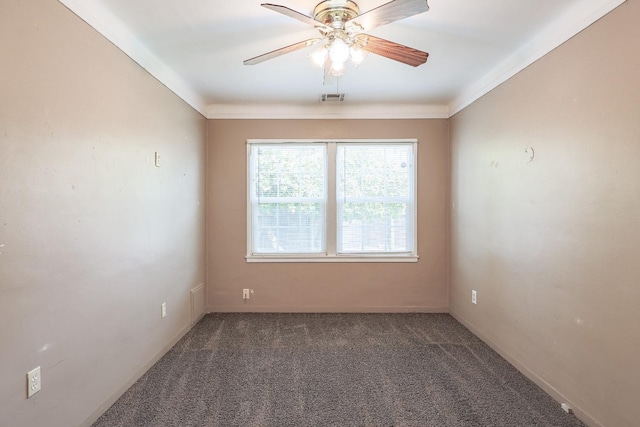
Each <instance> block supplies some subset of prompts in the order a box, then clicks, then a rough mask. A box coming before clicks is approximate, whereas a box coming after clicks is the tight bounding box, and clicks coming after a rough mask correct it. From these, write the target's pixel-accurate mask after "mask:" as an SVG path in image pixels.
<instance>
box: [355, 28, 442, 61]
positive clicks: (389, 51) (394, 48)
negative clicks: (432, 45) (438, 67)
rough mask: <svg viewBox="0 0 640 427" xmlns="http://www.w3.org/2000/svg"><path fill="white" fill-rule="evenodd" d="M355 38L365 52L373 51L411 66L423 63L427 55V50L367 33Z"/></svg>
mask: <svg viewBox="0 0 640 427" xmlns="http://www.w3.org/2000/svg"><path fill="white" fill-rule="evenodd" d="M357 40H358V43H359V44H360V45H361V46H362V49H363V50H366V51H367V52H371V53H375V54H376V55H380V56H384V57H385V58H389V59H393V60H394V61H398V62H402V63H404V64H407V65H411V66H412V67H417V66H418V65H422V64H424V63H425V62H427V58H428V57H429V54H428V53H427V52H423V51H421V50H418V49H414V48H412V47H409V46H404V45H401V44H398V43H394V42H390V41H389V40H384V39H381V38H378V37H374V36H370V35H368V34H361V35H359V37H358V38H357Z"/></svg>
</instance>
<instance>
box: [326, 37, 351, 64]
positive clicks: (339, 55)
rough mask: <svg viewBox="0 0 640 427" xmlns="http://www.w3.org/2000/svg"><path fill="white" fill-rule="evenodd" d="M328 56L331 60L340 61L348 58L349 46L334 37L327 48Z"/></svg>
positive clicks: (342, 61)
mask: <svg viewBox="0 0 640 427" xmlns="http://www.w3.org/2000/svg"><path fill="white" fill-rule="evenodd" d="M329 57H330V58H331V62H333V63H336V62H339V63H342V64H344V62H345V61H346V60H347V59H349V46H347V44H346V43H345V42H344V40H342V39H335V40H334V41H333V43H331V48H329Z"/></svg>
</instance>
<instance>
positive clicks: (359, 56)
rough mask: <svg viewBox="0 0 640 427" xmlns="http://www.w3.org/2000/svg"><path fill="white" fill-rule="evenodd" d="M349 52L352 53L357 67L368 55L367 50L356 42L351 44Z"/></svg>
mask: <svg viewBox="0 0 640 427" xmlns="http://www.w3.org/2000/svg"><path fill="white" fill-rule="evenodd" d="M349 53H350V54H351V62H353V65H355V66H356V67H357V66H358V65H360V64H361V63H362V61H363V60H364V57H365V56H367V52H366V51H365V50H363V49H362V48H361V47H360V46H358V45H355V44H354V45H353V46H351V48H350V49H349Z"/></svg>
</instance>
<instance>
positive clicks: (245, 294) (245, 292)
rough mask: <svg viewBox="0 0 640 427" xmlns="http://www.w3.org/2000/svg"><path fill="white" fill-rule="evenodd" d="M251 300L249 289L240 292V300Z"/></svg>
mask: <svg viewBox="0 0 640 427" xmlns="http://www.w3.org/2000/svg"><path fill="white" fill-rule="evenodd" d="M249 298H251V290H250V289H243V290H242V299H244V300H247V299H249Z"/></svg>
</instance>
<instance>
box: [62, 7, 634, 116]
mask: <svg viewBox="0 0 640 427" xmlns="http://www.w3.org/2000/svg"><path fill="white" fill-rule="evenodd" d="M268 1H269V2H271V3H276V4H281V5H284V6H287V7H290V8H291V9H294V10H296V11H299V12H301V13H304V14H307V15H311V14H312V11H313V8H314V6H315V5H316V3H317V2H318V1H319V0H268ZM356 1H357V3H358V5H359V6H360V11H361V12H366V11H368V10H370V9H373V8H375V7H377V6H379V5H381V4H384V3H386V2H387V1H388V0H356ZM623 1H624V0H536V1H532V0H429V6H430V8H431V9H430V10H429V11H428V12H426V13H423V14H420V15H417V16H414V17H411V18H407V19H404V20H401V21H397V22H394V23H391V24H388V25H386V26H382V27H378V28H375V29H373V30H372V31H371V32H370V34H372V35H375V36H378V37H382V38H384V39H387V40H391V41H394V42H397V43H400V44H404V45H407V46H410V47H413V48H416V49H420V50H424V51H426V52H429V54H430V56H429V60H428V61H427V63H426V64H424V65H421V66H419V67H417V68H413V67H410V66H408V65H405V64H401V63H399V62H396V61H392V60H390V59H386V58H383V57H380V56H376V55H372V54H370V55H368V56H367V58H366V59H365V61H364V62H363V64H362V65H361V66H360V67H359V68H357V69H356V68H353V67H349V66H348V67H347V71H346V72H345V75H344V76H343V77H341V78H340V79H339V87H336V86H335V85H333V86H324V85H323V83H322V82H323V77H322V71H321V70H319V69H316V68H314V67H313V66H312V65H311V63H310V61H309V59H308V55H309V54H310V53H311V52H312V51H313V49H314V48H313V47H310V48H306V49H303V50H301V51H297V52H293V53H289V54H287V55H284V56H280V57H278V58H275V59H272V60H269V61H267V62H263V63H261V64H257V65H252V66H245V65H243V60H245V59H249V58H252V57H254V56H257V55H260V54H262V53H266V52H269V51H271V50H275V49H278V48H280V47H284V46H287V45H290V44H292V43H295V42H298V41H302V40H306V39H309V38H314V37H317V36H318V33H317V31H316V30H315V29H313V28H312V27H310V26H308V25H306V24H304V23H302V22H299V21H297V20H294V19H292V18H289V17H287V16H284V15H281V14H279V13H276V12H274V11H271V10H268V9H266V8H264V7H261V6H260V3H262V1H260V0H235V1H223V0H60V2H61V3H63V4H65V5H66V6H67V7H69V8H70V9H71V10H72V11H74V12H75V13H76V14H77V15H78V16H80V17H81V18H82V19H84V20H85V21H87V22H88V23H89V24H90V25H92V26H93V27H94V28H95V29H96V30H98V31H99V32H101V33H102V34H103V35H105V37H107V38H108V39H109V40H111V41H112V42H113V43H114V44H115V45H117V46H118V47H120V48H121V49H122V50H123V51H124V52H125V53H127V54H128V55H129V56H131V57H132V58H133V59H134V60H136V61H137V62H138V63H140V65H142V66H143V67H144V68H146V69H147V70H148V71H149V72H150V73H151V74H153V75H154V76H155V77H156V78H158V79H159V80H160V81H161V82H163V83H164V84H165V85H166V86H167V87H169V88H170V89H171V90H173V91H174V92H175V93H176V94H178V95H179V96H180V97H182V98H183V99H184V100H185V101H187V102H188V103H189V104H191V105H192V106H193V107H194V108H196V109H197V110H198V111H200V112H201V113H202V114H203V115H205V116H206V117H208V118H249V117H251V118H296V117H305V118H306V117H309V118H311V117H314V118H316V117H317V118H322V117H340V118H385V117H388V118H398V117H406V118H419V117H420V118H421V117H449V116H450V115H452V114H454V113H455V112H457V111H459V110H460V109H462V108H464V107H465V106H466V105H468V104H470V103H471V102H473V101H474V100H475V99H477V98H478V97H480V96H482V95H483V94H484V93H486V92H487V91H488V90H491V89H492V88H493V87H495V86H497V85H498V84H500V83H501V82H503V81H504V80H506V79H507V78H509V77H510V76H512V75H513V74H515V73H517V72H518V71H520V70H521V69H522V68H524V67H526V66H527V65H529V64H531V63H532V62H533V61H535V60H536V59H538V58H539V57H541V56H542V55H544V54H546V53H547V52H549V51H550V50H552V49H554V48H555V47H557V46H558V45H560V44H561V43H563V42H564V41H566V40H568V39H569V38H570V37H572V36H573V35H575V34H576V33H578V32H579V31H581V30H582V29H584V28H586V27H587V26H588V25H590V24H591V23H593V22H594V21H596V20H597V19H599V18H600V17H601V16H603V15H605V14H606V13H608V12H609V11H610V10H612V9H614V8H615V7H616V6H618V5H619V4H621V3H622V2H623ZM349 65H350V64H349ZM336 90H338V91H339V92H343V93H346V100H345V102H343V103H340V104H331V105H327V104H321V103H320V102H319V97H320V94H321V93H335V92H336Z"/></svg>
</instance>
